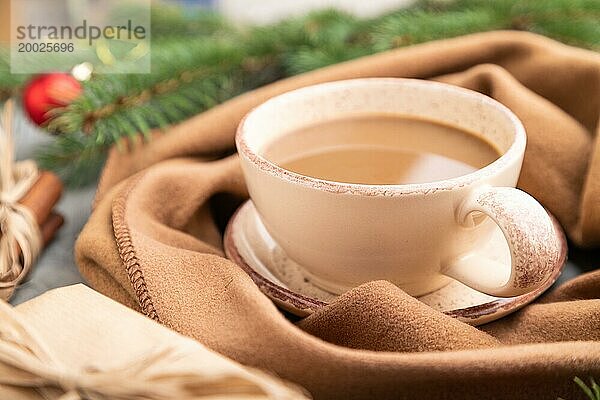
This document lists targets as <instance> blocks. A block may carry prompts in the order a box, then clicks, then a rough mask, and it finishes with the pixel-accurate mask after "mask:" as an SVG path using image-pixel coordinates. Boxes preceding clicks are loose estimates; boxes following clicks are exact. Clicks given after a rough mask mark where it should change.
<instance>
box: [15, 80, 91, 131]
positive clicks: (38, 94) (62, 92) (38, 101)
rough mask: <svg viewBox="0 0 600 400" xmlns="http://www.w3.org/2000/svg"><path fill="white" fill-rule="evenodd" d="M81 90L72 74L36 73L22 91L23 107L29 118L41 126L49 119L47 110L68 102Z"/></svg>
mask: <svg viewBox="0 0 600 400" xmlns="http://www.w3.org/2000/svg"><path fill="white" fill-rule="evenodd" d="M82 90H83V88H82V87H81V84H80V83H79V81H78V80H77V79H75V78H74V77H73V76H72V75H69V74H65V73H51V74H43V75H38V76H37V77H35V78H34V79H33V80H31V81H30V82H29V83H28V84H27V86H26V87H25V90H24V91H23V107H24V108H25V111H26V112H27V115H29V117H30V118H31V120H32V121H33V122H35V123H36V124H38V125H40V126H41V125H43V124H44V123H46V122H47V121H48V119H50V116H49V115H48V111H50V110H52V109H54V108H56V107H63V106H66V105H68V104H70V103H71V102H72V101H73V100H75V99H76V98H77V97H79V95H80V94H81V92H82Z"/></svg>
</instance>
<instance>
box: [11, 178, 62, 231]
mask: <svg viewBox="0 0 600 400" xmlns="http://www.w3.org/2000/svg"><path fill="white" fill-rule="evenodd" d="M62 191H63V184H62V182H61V181H60V179H59V178H58V176H56V175H55V174H53V173H52V172H48V171H42V172H41V173H40V177H39V178H38V180H37V181H36V182H35V184H34V185H33V186H32V187H31V189H29V192H27V194H26V195H25V196H23V198H22V199H21V200H20V201H19V203H21V204H22V205H24V206H26V207H27V208H29V209H30V210H31V212H32V213H33V215H34V216H35V220H36V221H37V223H38V225H39V226H40V227H42V226H43V225H44V223H45V222H46V220H47V219H48V217H49V215H50V213H51V211H52V209H53V208H54V206H55V205H56V203H57V202H58V200H59V199H60V196H61V195H62Z"/></svg>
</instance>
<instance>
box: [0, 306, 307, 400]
mask: <svg viewBox="0 0 600 400" xmlns="http://www.w3.org/2000/svg"><path fill="white" fill-rule="evenodd" d="M0 322H1V323H0V386H2V385H5V386H12V387H15V388H29V389H31V390H34V391H36V392H37V393H38V394H39V396H40V397H41V398H43V399H52V400H55V399H59V400H78V399H81V400H83V399H85V400H109V399H110V400H141V399H148V400H163V399H164V400H166V399H178V400H192V399H203V400H206V399H211V398H213V397H214V398H217V397H218V398H223V396H225V395H226V396H228V397H232V398H248V399H250V398H252V399H259V398H260V399H262V398H271V397H273V396H271V395H270V394H269V393H268V392H267V390H266V389H264V388H263V387H261V386H260V385H259V384H258V383H257V382H254V381H252V380H251V379H250V378H248V377H246V376H243V375H242V374H241V373H240V375H239V376H235V375H232V374H231V373H229V374H228V375H227V374H215V373H211V374H206V375H205V374H202V373H199V372H198V370H194V371H183V370H181V371H177V372H166V371H169V368H168V367H169V366H170V365H171V363H173V362H176V361H177V360H178V359H179V358H180V357H184V356H185V355H184V354H182V353H181V352H177V351H175V350H174V349H173V348H163V349H161V350H158V351H156V352H154V353H152V354H150V355H148V356H146V357H138V358H134V359H133V360H132V361H131V362H129V363H127V364H126V365H124V366H122V367H120V368H114V369H110V370H102V369H100V368H97V367H94V366H89V367H87V368H85V369H82V370H76V369H73V367H71V366H69V365H65V364H64V363H62V362H60V361H59V360H58V359H57V357H55V356H53V353H52V352H51V351H50V349H48V348H47V347H46V346H45V345H44V341H43V340H42V339H41V337H40V336H39V335H38V334H37V333H36V332H35V331H34V330H32V329H31V328H30V327H27V324H26V323H25V322H24V321H23V320H22V318H21V316H20V315H19V313H18V312H17V311H16V310H14V309H13V308H12V307H11V306H10V305H8V304H7V303H5V302H3V301H0ZM170 370H171V371H172V370H173V369H170ZM284 392H285V390H284V391H283V392H279V393H278V396H277V397H278V398H281V395H282V394H283V397H284V398H294V397H296V396H294V390H292V389H290V391H289V393H284ZM296 394H297V393H296ZM297 397H301V396H299V395H297Z"/></svg>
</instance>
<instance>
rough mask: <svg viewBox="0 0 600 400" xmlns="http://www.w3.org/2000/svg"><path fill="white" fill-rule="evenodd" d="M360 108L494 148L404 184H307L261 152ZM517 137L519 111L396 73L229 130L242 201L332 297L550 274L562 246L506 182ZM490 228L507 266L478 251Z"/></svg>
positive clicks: (265, 109)
mask: <svg viewBox="0 0 600 400" xmlns="http://www.w3.org/2000/svg"><path fill="white" fill-rule="evenodd" d="M369 112H373V113H382V112H383V113H397V114H402V115H407V116H416V117H422V118H423V117H424V118H427V119H430V120H435V121H440V122H444V123H447V124H450V125H453V126H457V127H460V128H464V129H466V130H468V131H470V132H475V133H477V134H479V135H481V136H482V137H484V138H485V139H487V140H488V141H489V142H491V143H493V144H494V145H495V147H496V148H497V149H498V150H500V152H501V154H502V155H501V156H500V157H499V158H498V159H497V160H496V161H494V162H493V163H491V164H489V165H487V166H486V167H484V168H481V169H479V170H477V171H475V172H473V173H470V174H467V175H463V176H460V177H457V178H453V179H447V180H441V181H436V182H431V183H419V184H406V185H365V184H349V183H340V182H332V181H326V180H322V179H316V178H312V177H308V176H303V175H300V174H296V173H294V172H291V171H288V170H285V169H283V168H281V167H280V166H278V165H277V164H276V163H274V162H272V161H270V160H269V159H268V158H266V157H265V155H264V153H265V148H266V147H267V146H268V145H269V144H270V143H272V142H273V141H274V140H275V139H277V138H278V137H280V136H282V135H286V134H288V133H290V132H291V131H295V130H297V129H299V128H302V127H303V126H309V125H313V124H315V123H318V122H320V121H325V120H330V119H333V118H340V117H343V116H345V115H352V114H356V113H360V114H364V113H369ZM525 142H526V135H525V130H524V128H523V125H522V124H521V122H520V121H519V120H518V118H517V117H516V116H515V115H514V114H513V113H512V112H511V111H509V110H508V109H507V108H506V107H505V106H503V105H502V104H500V103H498V102H496V101H494V100H493V99H491V98H489V97H487V96H484V95H482V94H479V93H476V92H473V91H470V90H466V89H462V88H459V87H455V86H451V85H446V84H442V83H436V82H431V81H422V80H412V79H396V78H369V79H354V80H346V81H336V82H330V83H324V84H319V85H315V86H309V87H305V88H302V89H298V90H294V91H291V92H288V93H285V94H282V95H280V96H277V97H274V98H272V99H270V100H268V101H266V102H265V103H263V104H262V105H260V106H258V107H256V108H255V109H254V110H252V111H251V112H250V113H249V114H248V115H247V116H246V117H245V118H244V120H243V121H242V123H241V124H240V126H239V128H238V131H237V135H236V144H237V148H238V151H239V154H240V156H241V157H240V158H241V164H242V169H243V172H244V177H245V179H246V183H247V185H248V190H249V193H250V197H251V199H252V201H253V202H254V204H255V206H256V209H257V210H258V212H259V215H260V217H261V219H262V221H263V222H264V225H265V227H266V229H267V230H268V232H269V233H270V234H271V236H272V237H273V238H274V239H275V241H276V242H277V243H278V244H279V245H280V246H281V247H282V248H283V250H284V251H285V252H286V254H287V256H289V257H291V258H292V259H293V260H294V261H296V262H297V263H298V264H299V265H301V266H302V267H303V268H304V269H305V272H306V274H307V276H308V277H309V279H310V280H311V281H312V282H313V283H314V284H316V285H318V286H321V287H322V288H324V289H326V290H329V291H331V292H333V293H342V292H344V291H346V290H347V289H349V288H351V287H354V286H356V285H359V284H361V283H364V282H367V281H372V280H377V279H385V280H389V281H391V282H393V283H394V284H396V285H397V286H399V287H400V288H402V289H404V290H405V291H406V292H408V293H409V294H411V295H414V296H419V295H423V294H426V293H429V292H432V291H434V290H437V289H439V288H441V287H443V286H444V285H446V284H447V283H449V282H450V278H454V279H456V280H458V281H460V282H462V283H464V284H466V285H467V286H470V287H472V288H473V289H476V290H479V291H481V292H484V293H487V294H490V295H493V296H503V297H508V296H516V295H520V294H524V293H527V292H530V291H532V290H534V289H535V288H537V287H539V286H540V285H542V284H543V283H544V281H545V280H546V279H548V277H549V275H550V274H551V273H552V269H553V266H554V265H556V262H557V260H558V257H559V256H560V243H559V240H558V238H557V235H556V233H555V231H554V228H553V225H552V221H551V219H550V217H549V216H548V214H547V213H546V211H545V210H544V208H543V207H542V206H541V205H540V204H539V203H537V202H536V201H535V200H534V199H533V198H532V197H531V196H529V195H528V194H527V193H525V192H523V191H521V190H518V189H515V185H516V183H517V179H518V177H519V173H520V169H521V164H522V161H523V155H524V152H525ZM299 150H301V149H299ZM496 225H497V227H499V228H500V229H501V230H502V232H503V233H504V236H505V238H506V249H505V251H506V252H509V254H510V259H511V265H502V264H501V263H499V262H497V261H494V260H492V259H489V258H487V257H486V254H481V252H478V251H477V250H478V248H480V247H482V244H483V243H484V242H486V241H487V240H488V239H489V238H490V237H491V234H492V233H493V230H494V229H497V227H496ZM507 259H509V258H508V257H507Z"/></svg>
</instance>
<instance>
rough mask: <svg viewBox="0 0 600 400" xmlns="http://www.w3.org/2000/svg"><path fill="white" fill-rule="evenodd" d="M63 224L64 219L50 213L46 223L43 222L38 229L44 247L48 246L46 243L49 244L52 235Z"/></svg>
mask: <svg viewBox="0 0 600 400" xmlns="http://www.w3.org/2000/svg"><path fill="white" fill-rule="evenodd" d="M64 222H65V219H64V218H63V216H62V215H60V214H57V213H55V212H51V213H50V215H49V216H48V219H46V222H44V223H43V224H42V226H41V227H40V231H41V232H42V241H43V242H44V247H46V245H48V243H50V242H51V241H52V239H54V235H55V234H56V232H57V231H58V230H59V229H60V227H61V226H62V225H63V223H64Z"/></svg>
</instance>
